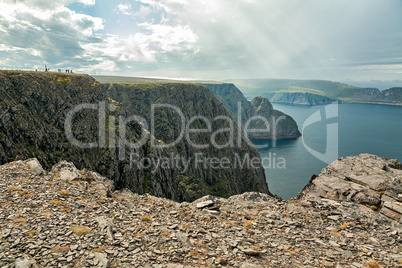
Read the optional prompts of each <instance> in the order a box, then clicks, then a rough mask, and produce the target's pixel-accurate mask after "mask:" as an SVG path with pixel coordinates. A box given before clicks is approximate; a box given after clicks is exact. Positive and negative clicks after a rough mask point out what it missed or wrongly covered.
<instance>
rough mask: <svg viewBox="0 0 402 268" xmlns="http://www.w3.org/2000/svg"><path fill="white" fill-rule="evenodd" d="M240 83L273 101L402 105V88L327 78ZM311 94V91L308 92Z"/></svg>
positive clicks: (247, 92)
mask: <svg viewBox="0 0 402 268" xmlns="http://www.w3.org/2000/svg"><path fill="white" fill-rule="evenodd" d="M229 82H232V83H234V84H236V85H237V86H238V87H239V88H240V89H241V90H242V92H243V93H244V94H245V95H246V96H250V97H254V96H263V97H267V98H268V99H270V100H271V101H272V102H277V101H278V102H280V103H287V104H292V103H294V102H296V104H298V103H303V104H304V103H309V104H310V105H314V103H315V102H316V103H317V104H326V102H331V100H335V101H342V102H349V103H380V104H392V105H402V88H401V87H394V88H390V89H387V90H383V91H380V90H379V89H377V88H364V87H356V86H351V85H347V84H344V83H339V82H332V81H325V80H295V79H238V80H229ZM308 94H311V95H308Z"/></svg>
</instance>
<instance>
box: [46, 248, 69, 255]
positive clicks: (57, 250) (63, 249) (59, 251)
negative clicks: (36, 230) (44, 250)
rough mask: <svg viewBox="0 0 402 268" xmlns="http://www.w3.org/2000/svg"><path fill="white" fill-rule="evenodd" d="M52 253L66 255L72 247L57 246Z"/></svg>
mask: <svg viewBox="0 0 402 268" xmlns="http://www.w3.org/2000/svg"><path fill="white" fill-rule="evenodd" d="M50 251H51V252H52V253H59V254H60V253H66V252H69V251H70V247H69V246H64V247H60V246H57V247H54V248H52V249H51V250H50Z"/></svg>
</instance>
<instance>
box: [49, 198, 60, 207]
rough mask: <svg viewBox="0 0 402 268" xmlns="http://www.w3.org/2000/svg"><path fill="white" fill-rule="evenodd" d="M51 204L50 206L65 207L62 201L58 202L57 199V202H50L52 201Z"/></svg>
mask: <svg viewBox="0 0 402 268" xmlns="http://www.w3.org/2000/svg"><path fill="white" fill-rule="evenodd" d="M49 204H50V205H55V206H61V205H63V202H61V201H60V200H58V199H55V200H50V201H49Z"/></svg>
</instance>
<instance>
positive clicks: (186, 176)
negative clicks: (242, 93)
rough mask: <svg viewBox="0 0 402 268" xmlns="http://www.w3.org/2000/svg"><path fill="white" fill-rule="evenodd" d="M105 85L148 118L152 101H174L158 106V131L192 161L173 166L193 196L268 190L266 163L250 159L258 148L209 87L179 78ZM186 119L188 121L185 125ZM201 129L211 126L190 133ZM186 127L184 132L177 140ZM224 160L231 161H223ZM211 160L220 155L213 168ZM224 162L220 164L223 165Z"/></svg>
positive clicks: (157, 134)
mask: <svg viewBox="0 0 402 268" xmlns="http://www.w3.org/2000/svg"><path fill="white" fill-rule="evenodd" d="M104 86H105V88H106V89H107V91H108V93H109V95H110V98H112V99H114V100H116V101H118V102H120V103H122V104H123V105H124V106H125V107H126V108H127V109H128V111H130V113H132V114H136V115H140V116H142V117H143V118H145V119H146V121H147V122H152V117H151V112H152V110H151V106H152V105H165V104H168V105H172V107H167V108H157V109H155V113H154V117H153V120H154V124H153V125H154V128H155V131H154V135H155V138H156V139H158V140H161V141H163V142H164V143H165V144H171V143H173V142H175V141H177V142H176V144H175V146H173V147H169V148H168V149H167V150H168V151H169V153H170V154H173V155H178V156H180V158H182V159H186V160H189V161H190V164H189V165H188V167H187V168H188V169H187V170H186V172H184V173H179V172H178V170H183V169H184V168H185V166H182V165H180V166H179V167H178V168H177V169H176V170H175V176H176V178H177V183H178V184H179V185H185V187H184V188H185V189H186V191H187V192H188V193H191V192H194V198H195V197H199V193H203V194H204V195H205V194H215V195H219V196H228V195H232V194H238V193H241V192H245V191H251V190H252V189H254V190H253V191H260V192H264V193H268V188H267V185H266V182H265V175H264V170H263V168H262V165H261V164H258V165H257V166H256V167H255V168H252V167H251V166H250V162H249V160H248V159H259V155H258V152H257V151H256V149H255V148H254V147H253V146H252V145H251V144H249V141H248V140H247V139H246V138H245V137H244V136H243V134H242V133H241V132H240V130H239V129H238V128H237V126H236V125H235V124H234V122H233V121H232V119H231V117H230V115H229V114H228V112H227V110H226V109H225V107H224V106H223V105H222V104H221V103H220V102H219V101H218V100H217V99H216V97H215V96H214V94H212V92H211V91H209V90H208V89H207V88H206V87H203V86H199V85H191V84H179V83H171V84H169V83H167V84H165V83H159V84H119V83H112V84H104ZM173 107H175V108H176V109H177V110H174V109H173ZM180 113H181V115H180ZM222 117H223V118H222ZM194 119H196V120H194ZM192 120H194V121H192ZM183 124H185V125H186V127H185V129H183V127H184V125H183ZM208 124H210V126H209V127H208ZM208 128H210V129H209V130H207V129H208ZM197 129H203V130H207V131H204V133H198V134H197V133H194V135H191V134H189V136H187V134H188V133H190V132H192V130H197ZM184 132H185V135H184V137H183V136H182V138H181V139H179V140H177V139H178V138H180V136H181V135H183V134H184ZM192 143H193V145H192ZM213 143H215V144H213ZM201 147H205V148H201ZM222 160H224V161H225V162H227V163H226V164H224V163H222V162H221V161H222ZM226 160H229V161H226ZM244 160H246V162H244ZM211 161H218V162H217V163H215V164H213V165H218V168H211ZM243 163H245V165H243ZM221 164H222V167H219V166H220V165H221ZM196 193H197V194H196Z"/></svg>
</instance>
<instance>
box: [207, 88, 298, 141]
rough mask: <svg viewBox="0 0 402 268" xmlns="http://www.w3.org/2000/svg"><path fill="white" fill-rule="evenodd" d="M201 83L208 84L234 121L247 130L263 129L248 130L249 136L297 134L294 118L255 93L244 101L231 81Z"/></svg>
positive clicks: (266, 137) (295, 135) (293, 135)
mask: <svg viewBox="0 0 402 268" xmlns="http://www.w3.org/2000/svg"><path fill="white" fill-rule="evenodd" d="M201 85H203V86H206V87H208V88H209V89H210V90H211V91H212V92H213V93H214V94H215V95H216V96H217V98H218V99H219V100H220V101H221V102H222V104H223V105H224V106H225V107H226V109H227V110H228V111H229V113H230V114H231V115H232V117H233V119H234V121H236V122H237V123H238V124H239V125H241V126H242V127H243V128H244V127H246V126H247V129H253V130H264V131H258V132H250V133H249V134H248V137H249V138H250V139H294V138H298V137H300V136H301V133H300V131H299V129H298V126H297V123H296V121H295V120H294V119H293V118H292V117H291V116H289V115H287V114H285V113H283V112H280V111H278V110H275V109H273V107H272V104H271V103H270V102H269V100H268V99H266V98H263V97H260V96H258V97H255V98H253V99H252V100H251V101H248V100H247V99H246V98H245V97H244V95H243V93H242V92H241V91H240V90H239V89H238V88H237V87H236V86H235V85H234V84H232V83H201ZM239 108H240V109H239ZM261 118H263V120H262V119H261ZM249 120H250V121H249ZM248 121H249V124H248V125H247V122H248ZM265 130H266V131H265Z"/></svg>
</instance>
